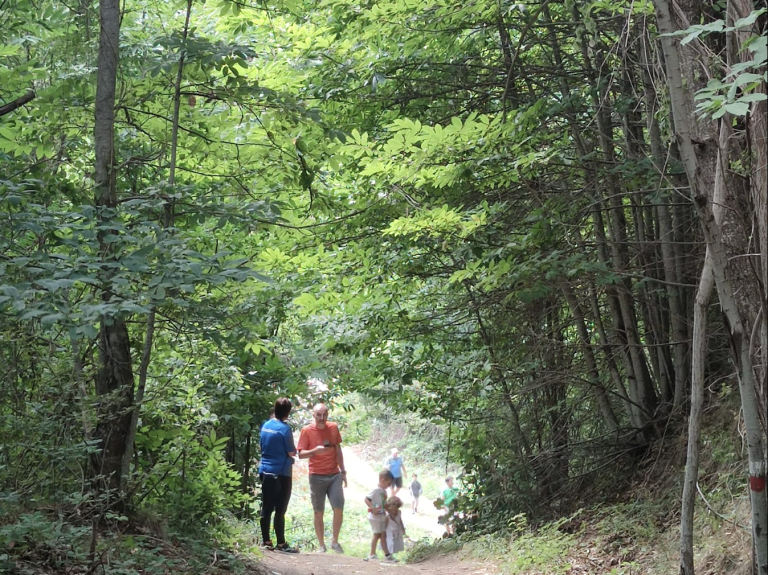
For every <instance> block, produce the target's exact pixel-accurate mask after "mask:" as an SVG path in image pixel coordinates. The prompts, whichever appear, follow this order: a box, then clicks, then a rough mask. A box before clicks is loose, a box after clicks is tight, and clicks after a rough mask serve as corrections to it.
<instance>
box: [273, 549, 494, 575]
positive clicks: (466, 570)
mask: <svg viewBox="0 0 768 575" xmlns="http://www.w3.org/2000/svg"><path fill="white" fill-rule="evenodd" d="M261 565H262V567H263V568H266V572H267V574H268V575H355V574H357V575H377V574H378V573H391V574H393V575H493V574H495V573H496V570H495V569H494V568H493V567H492V566H489V565H482V564H479V563H472V562H467V561H460V560H459V559H458V558H457V557H456V556H455V555H443V556H441V557H433V558H431V559H429V560H427V561H425V562H423V563H417V564H414V565H403V564H384V563H381V562H379V561H363V560H362V559H361V558H360V557H348V556H346V555H336V554H335V553H299V554H298V555H289V554H287V553H280V552H278V551H273V552H269V553H267V554H266V556H265V557H264V560H263V561H262V564H261Z"/></svg>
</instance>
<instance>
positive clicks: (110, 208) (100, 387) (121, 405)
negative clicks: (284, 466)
mask: <svg viewBox="0 0 768 575" xmlns="http://www.w3.org/2000/svg"><path fill="white" fill-rule="evenodd" d="M99 22H100V26H101V28H100V33H99V57H98V72H97V77H96V118H95V127H94V145H95V152H96V154H95V157H96V164H95V184H96V186H95V203H96V206H97V212H98V214H99V215H98V217H99V222H100V224H101V225H100V228H101V230H102V231H100V232H99V244H100V249H101V257H102V258H103V259H104V260H105V261H109V260H112V259H113V258H114V253H113V245H114V244H113V243H110V242H107V241H106V236H107V235H108V234H109V233H110V231H108V230H109V225H110V221H112V219H113V217H114V210H115V208H116V207H117V189H116V174H115V141H114V129H115V92H116V86H117V67H118V64H119V61H120V54H119V42H120V3H119V0H100V2H99ZM105 269H109V268H108V267H106V268H105ZM110 277H111V272H109V271H106V272H104V274H103V276H102V286H103V287H102V295H101V298H102V301H103V302H104V303H105V304H110V303H111V302H112V293H111V287H110V285H111V282H110ZM99 365H100V368H99V371H98V374H97V376H96V394H97V395H98V396H99V406H98V424H97V425H96V430H95V437H96V438H97V439H99V440H100V441H101V444H100V452H99V453H98V454H96V456H95V457H94V459H93V471H94V473H95V474H96V475H98V476H102V477H103V479H102V485H104V486H105V487H109V488H111V489H116V490H117V489H119V488H120V485H121V472H122V459H123V455H124V453H125V447H126V438H127V436H128V430H129V428H130V421H131V413H130V409H131V406H132V405H133V386H134V381H133V366H132V360H131V344H130V340H129V337H128V327H127V324H126V321H125V318H124V317H123V316H122V315H120V314H115V313H110V314H108V315H106V316H104V317H102V319H101V325H100V328H99Z"/></svg>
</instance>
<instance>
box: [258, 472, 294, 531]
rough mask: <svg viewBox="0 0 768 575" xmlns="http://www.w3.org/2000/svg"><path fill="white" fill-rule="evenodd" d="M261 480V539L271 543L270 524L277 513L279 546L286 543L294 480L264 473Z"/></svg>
mask: <svg viewBox="0 0 768 575" xmlns="http://www.w3.org/2000/svg"><path fill="white" fill-rule="evenodd" d="M259 477H260V478H261V519H260V521H259V523H260V524H261V537H262V539H263V540H264V541H265V542H266V541H270V540H271V538H270V536H269V523H270V521H271V519H272V513H273V512H274V513H275V536H276V537H277V544H278V545H282V544H283V543H285V512H286V511H287V510H288V502H289V501H290V500H291V489H292V488H293V478H291V477H285V476H284V475H268V474H266V473H262V474H260V475H259Z"/></svg>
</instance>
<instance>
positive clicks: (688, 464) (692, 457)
mask: <svg viewBox="0 0 768 575" xmlns="http://www.w3.org/2000/svg"><path fill="white" fill-rule="evenodd" d="M714 285H715V276H714V273H713V271H712V258H711V256H710V254H709V251H707V255H706V257H705V259H704V267H703V269H702V270H701V281H700V282H699V290H698V292H697V293H696V303H695V307H694V308H693V341H692V342H691V353H692V355H693V357H692V358H691V413H690V418H689V419H688V452H687V455H686V460H685V479H684V481H683V499H682V509H681V513H680V575H694V573H695V572H694V564H693V510H694V506H695V505H694V504H695V501H696V482H697V480H698V479H697V478H698V473H699V448H700V446H701V411H702V406H703V403H704V366H705V364H706V355H707V306H708V304H709V300H710V299H711V298H712V289H713V288H714Z"/></svg>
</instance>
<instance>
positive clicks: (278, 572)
mask: <svg viewBox="0 0 768 575" xmlns="http://www.w3.org/2000/svg"><path fill="white" fill-rule="evenodd" d="M362 450H363V448H362V447H361V446H358V445H349V446H345V447H344V464H345V467H346V469H347V477H348V482H349V484H348V486H347V488H346V489H345V490H344V497H345V499H346V500H347V501H351V500H353V499H356V500H360V501H362V500H363V499H364V498H365V496H366V495H368V493H369V492H370V491H371V488H372V486H373V485H375V484H376V481H377V479H378V473H379V470H378V469H376V468H374V467H373V466H372V465H371V464H370V463H368V462H367V461H366V460H365V459H364V458H363V457H362V456H361V453H362ZM297 464H298V465H299V466H301V467H299V468H298V469H295V471H296V472H298V473H295V475H298V476H300V477H301V479H299V480H300V481H301V480H305V478H304V477H303V476H304V474H305V473H306V471H305V470H304V469H303V467H304V466H306V462H304V461H297ZM398 497H400V498H401V499H402V500H403V521H404V523H405V527H406V531H407V530H408V527H409V526H411V525H418V526H419V527H421V528H422V529H424V530H425V531H428V532H429V533H430V534H431V535H432V536H433V537H435V538H439V537H441V536H442V534H443V532H444V531H445V528H444V527H443V526H442V525H440V524H438V522H437V518H438V510H437V509H435V506H434V505H433V503H432V499H431V498H430V494H426V495H422V497H421V498H420V501H419V513H417V514H415V515H414V514H412V513H411V496H410V493H409V492H408V489H407V488H404V489H402V490H401V491H400V492H399V493H398ZM342 535H343V532H342ZM326 542H327V541H326ZM340 542H341V544H342V545H344V541H343V539H342V540H341V541H340ZM379 555H380V556H381V550H379ZM261 567H262V569H264V572H265V573H266V575H347V574H349V575H354V574H359V575H375V574H379V573H395V574H397V575H493V574H495V573H496V568H495V567H494V566H492V565H490V564H483V563H479V562H473V561H462V560H460V559H459V558H458V557H457V556H456V554H448V555H440V556H436V557H431V558H429V559H427V560H425V561H423V562H420V563H415V564H408V565H406V564H403V563H395V564H385V563H382V562H381V561H364V560H363V558H362V557H353V556H350V555H338V554H336V553H314V552H312V551H311V550H307V551H302V552H301V553H299V554H296V555H291V554H286V553H280V552H277V551H272V552H269V551H268V552H265V554H264V559H263V560H262V561H261Z"/></svg>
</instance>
